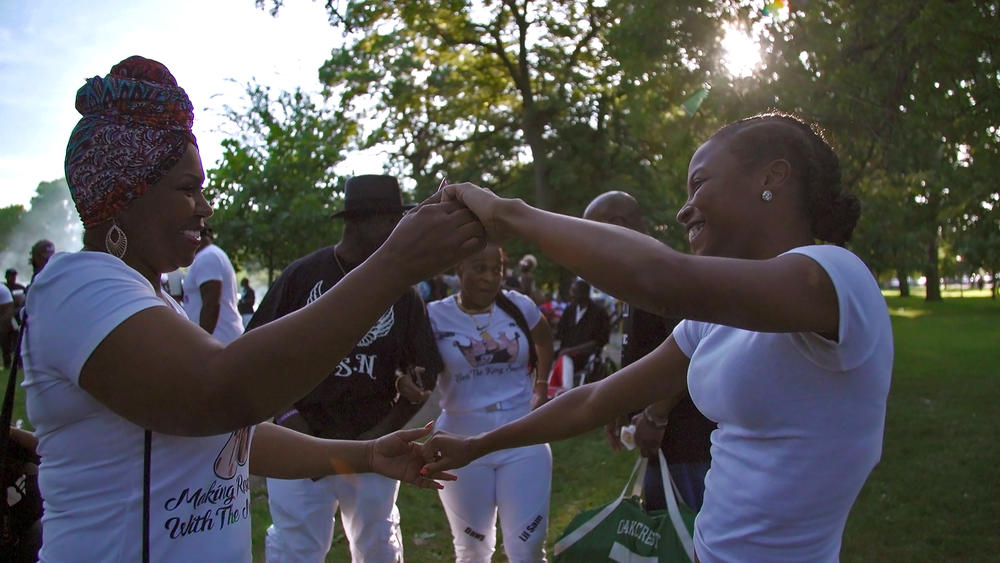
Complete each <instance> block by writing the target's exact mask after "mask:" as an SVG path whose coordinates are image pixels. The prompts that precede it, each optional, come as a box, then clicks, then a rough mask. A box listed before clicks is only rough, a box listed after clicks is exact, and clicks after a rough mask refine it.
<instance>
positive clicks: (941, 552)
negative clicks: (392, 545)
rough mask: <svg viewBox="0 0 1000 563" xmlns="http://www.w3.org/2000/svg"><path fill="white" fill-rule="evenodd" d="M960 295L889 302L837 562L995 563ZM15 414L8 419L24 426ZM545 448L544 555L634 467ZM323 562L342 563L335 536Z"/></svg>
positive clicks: (423, 536)
mask: <svg viewBox="0 0 1000 563" xmlns="http://www.w3.org/2000/svg"><path fill="white" fill-rule="evenodd" d="M964 295H965V297H964V298H961V299H960V298H958V293H957V292H954V293H951V292H949V293H946V294H945V296H946V300H945V301H943V302H940V303H925V302H924V300H923V299H922V297H921V296H913V297H909V298H905V299H903V298H899V297H891V296H890V297H887V298H886V301H887V304H888V307H889V310H890V313H891V314H892V319H893V330H894V333H895V342H896V356H895V369H894V374H893V381H892V390H891V392H890V395H889V409H888V415H887V421H886V436H885V447H884V451H883V456H882V462H881V463H880V464H879V465H878V467H876V469H875V471H874V472H873V474H872V476H871V478H870V479H869V480H868V483H867V484H866V485H865V487H864V489H863V490H862V492H861V495H860V497H859V499H858V501H857V503H856V504H855V507H854V510H853V511H852V512H851V517H850V519H849V520H848V522H847V530H846V533H845V535H844V545H843V551H842V560H843V561H865V562H867V561H996V560H997V559H998V558H1000V532H998V529H997V528H998V524H1000V487H998V481H1000V480H998V476H1000V471H998V470H997V468H998V467H1000V453H998V451H997V446H996V444H997V437H998V432H997V430H996V425H997V421H1000V330H998V328H1000V300H997V301H993V300H990V299H988V298H986V297H984V296H985V295H986V294H985V293H978V292H969V291H966V292H965V293H964ZM3 379H4V380H5V379H6V377H4V378H3ZM19 398H20V397H19ZM20 403H21V401H19V405H18V410H17V411H16V413H15V419H16V418H23V417H24V414H23V408H22V407H21V405H20ZM552 449H553V456H554V463H555V465H554V470H553V472H554V475H553V491H552V512H551V518H552V524H551V527H550V528H549V551H550V554H551V545H552V543H553V542H554V541H555V538H556V537H557V536H558V534H559V532H560V531H561V530H562V529H563V528H564V527H565V526H566V524H567V523H568V522H569V520H570V519H571V518H572V516H573V515H575V514H576V513H577V512H579V511H580V510H582V509H584V508H587V507H592V506H596V505H598V504H603V503H605V502H608V501H610V500H611V499H612V498H614V497H615V496H616V495H617V494H618V493H619V492H620V490H621V487H622V485H623V481H624V480H625V479H626V477H627V475H628V472H629V469H630V468H631V465H632V463H633V462H634V459H635V458H634V457H633V456H634V454H630V453H620V454H613V453H611V452H610V451H609V450H608V448H607V446H606V445H605V443H604V438H603V436H602V435H601V433H600V432H592V433H590V434H586V435H583V436H579V437H577V438H574V439H571V440H566V441H563V442H559V443H556V444H553V445H552ZM253 505H254V514H253V523H254V534H253V537H254V552H255V559H256V560H261V561H262V560H263V557H262V553H263V531H264V529H265V528H266V527H267V524H268V521H269V518H268V513H267V499H266V496H265V493H264V491H263V489H262V488H256V489H255V495H254V502H253ZM398 505H399V509H400V512H401V513H402V525H403V534H404V544H405V550H406V559H407V561H410V562H412V563H421V562H432V561H433V562H438V561H450V560H452V559H453V554H452V548H451V537H450V533H449V531H448V526H447V522H446V520H445V517H444V512H443V510H442V509H441V504H440V502H439V501H438V498H437V495H436V494H435V493H434V492H433V491H427V490H419V489H416V488H415V487H410V486H406V485H404V486H403V487H402V488H401V490H400V497H399V502H398ZM500 553H502V549H501V550H500ZM328 560H329V561H348V560H349V554H348V549H347V545H346V542H345V540H344V538H343V533H342V531H341V529H340V527H339V525H338V527H337V532H336V537H335V540H334V546H333V549H332V550H331V553H330V556H329V557H328ZM495 560H497V561H502V560H505V558H504V557H503V556H502V555H498V556H497V557H496V558H495Z"/></svg>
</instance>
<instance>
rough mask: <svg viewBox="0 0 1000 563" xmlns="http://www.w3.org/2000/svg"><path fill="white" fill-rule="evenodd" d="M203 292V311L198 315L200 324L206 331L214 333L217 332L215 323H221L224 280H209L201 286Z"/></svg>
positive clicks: (200, 290) (200, 289) (199, 287)
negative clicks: (220, 313) (220, 314)
mask: <svg viewBox="0 0 1000 563" xmlns="http://www.w3.org/2000/svg"><path fill="white" fill-rule="evenodd" d="M198 290H199V292H200V293H201V313H199V315H198V324H199V325H201V328H203V329H205V332H207V333H209V334H212V333H213V332H215V325H217V324H218V323H219V309H220V308H221V307H222V306H221V305H220V301H221V300H222V282H221V281H219V280H209V281H207V282H205V283H203V284H201V285H200V286H198Z"/></svg>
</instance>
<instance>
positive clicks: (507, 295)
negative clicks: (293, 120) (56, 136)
mask: <svg viewBox="0 0 1000 563" xmlns="http://www.w3.org/2000/svg"><path fill="white" fill-rule="evenodd" d="M76 107H77V109H78V110H79V111H80V113H81V115H82V118H81V120H80V122H79V123H78V125H77V127H76V128H75V129H74V131H73V133H72V135H71V138H70V142H69V145H68V147H67V152H66V177H67V182H68V184H69V188H70V191H71V194H72V196H73V200H74V202H75V204H76V206H77V210H78V211H79V214H80V217H81V220H82V222H83V224H84V229H85V231H84V239H83V241H84V248H83V250H82V251H79V252H78V251H77V249H66V250H68V251H67V252H60V253H58V254H54V252H55V248H54V246H53V245H52V243H51V242H49V241H45V240H42V241H39V242H38V243H37V244H36V245H35V246H34V247H33V248H32V252H31V260H30V262H31V266H32V274H31V278H30V281H29V282H28V283H27V284H26V285H22V284H21V283H19V282H18V272H17V270H16V269H14V268H10V269H8V270H7V272H6V276H5V278H6V282H5V284H3V286H2V287H0V344H2V347H3V360H4V363H5V365H7V364H8V363H9V362H10V361H11V357H12V351H13V347H14V346H16V329H17V327H18V326H19V324H20V321H19V320H18V319H24V318H27V319H29V321H28V322H29V323H30V328H29V330H28V331H27V336H26V338H25V340H24V343H23V345H22V346H23V349H22V351H23V357H24V367H25V383H24V387H25V389H26V396H27V401H26V402H27V408H28V414H29V417H30V420H31V423H32V425H33V426H34V428H35V431H36V434H37V438H38V443H37V451H38V453H39V454H40V455H41V459H42V463H41V469H40V475H39V481H40V484H41V490H42V493H43V495H44V497H45V516H44V517H43V528H44V543H43V544H42V548H41V552H40V554H39V555H40V557H41V559H42V560H43V561H60V560H70V559H95V558H101V557H105V556H108V554H113V557H114V558H116V559H123V560H139V559H147V558H151V559H154V560H191V559H212V560H224V561H230V560H246V561H248V560H250V527H249V476H250V474H251V473H253V474H257V475H261V476H264V477H267V489H268V500H269V509H270V514H271V518H272V524H271V526H270V527H269V528H268V529H267V532H266V557H267V559H268V560H269V561H322V560H323V559H324V558H325V557H326V554H327V552H328V550H329V549H330V545H331V540H332V537H333V531H334V523H335V517H336V515H337V514H338V512H339V514H340V519H341V522H342V524H343V527H344V529H345V532H346V536H347V539H348V542H349V545H350V550H351V554H352V559H353V560H355V561H362V560H366V561H386V562H389V561H402V560H403V558H404V554H403V542H402V532H401V527H402V526H403V525H405V523H402V522H401V521H400V514H399V510H398V507H397V506H396V500H397V495H398V491H399V486H400V482H401V481H406V482H408V483H410V484H413V485H416V486H419V487H423V488H429V489H437V490H438V494H439V500H440V502H441V505H442V508H443V511H444V513H445V515H446V516H447V519H448V522H449V525H450V528H451V532H452V536H453V538H452V539H453V544H454V550H455V559H456V560H457V561H470V562H472V561H475V562H484V561H490V560H491V559H492V557H493V554H494V551H495V549H496V538H497V526H498V521H499V527H500V529H501V531H502V534H503V538H504V546H503V547H504V550H505V552H506V555H507V557H508V558H509V559H510V560H511V561H543V560H545V558H546V554H545V541H546V537H547V534H548V532H549V530H548V524H549V494H550V490H551V473H552V453H551V450H550V449H549V446H548V442H549V441H552V440H557V439H562V438H566V437H569V436H572V435H575V434H578V433H580V432H583V431H585V430H588V429H591V428H597V427H601V426H605V428H606V432H607V436H608V441H609V444H610V446H611V449H613V450H619V449H621V448H622V447H623V440H622V439H621V437H622V436H623V434H622V428H623V427H625V426H631V427H633V428H634V431H635V441H636V443H637V445H638V446H639V448H640V450H641V453H642V455H644V456H646V457H648V458H650V460H651V462H652V463H650V464H649V469H648V472H647V474H646V476H645V482H646V487H645V497H646V502H647V507H648V508H649V509H650V510H652V509H657V508H661V507H663V506H664V495H666V494H671V493H670V492H669V491H664V490H663V488H662V486H660V483H661V482H662V481H661V479H660V471H661V468H660V467H659V466H658V464H657V463H656V460H657V459H658V453H657V452H658V451H662V452H663V453H664V454H665V459H666V461H667V463H668V464H669V471H670V474H671V475H672V477H673V481H674V483H676V485H677V488H678V492H679V494H680V497H681V499H682V500H683V502H684V503H685V504H687V505H688V506H690V507H691V508H693V509H695V510H701V511H702V512H701V514H700V515H699V519H698V524H697V526H696V530H695V534H694V535H695V545H696V550H697V555H698V558H699V559H700V560H701V561H705V562H711V561H724V560H733V559H734V558H736V559H743V560H761V561H764V560H801V561H806V560H809V561H833V560H836V559H837V556H838V553H839V548H840V537H841V535H842V533H843V527H844V522H845V520H846V517H847V512H848V511H849V509H850V507H851V504H852V503H853V501H854V498H855V497H856V495H857V493H858V491H859V490H860V487H861V485H862V484H863V483H864V480H865V479H866V478H867V475H868V473H869V472H870V470H871V468H872V467H873V466H874V464H875V463H876V462H877V460H878V456H879V453H880V451H881V437H882V424H883V422H884V416H885V398H886V397H885V396H886V393H887V389H888V381H889V371H890V370H889V368H890V367H891V359H892V341H891V332H890V331H889V328H888V320H887V317H886V316H885V314H884V313H885V311H884V306H883V305H884V304H883V305H880V304H879V303H881V302H880V301H879V299H880V294H879V293H878V291H877V289H878V288H877V287H876V286H875V285H874V282H873V281H872V280H871V279H869V278H870V276H868V275H867V274H868V272H867V270H866V269H865V267H864V265H863V264H862V263H861V262H860V261H859V260H858V259H857V258H856V257H855V256H854V255H852V254H851V253H850V252H849V251H847V250H845V249H843V248H841V247H840V246H837V245H843V243H844V242H846V241H847V240H848V239H849V238H850V234H851V230H852V229H853V227H854V223H855V222H856V220H857V217H858V212H859V211H858V207H857V201H856V200H855V199H853V196H851V195H850V194H848V193H846V192H845V191H844V190H842V189H841V186H840V180H839V163H838V161H837V157H836V155H835V154H834V153H833V152H832V149H830V147H829V146H828V145H827V144H826V142H825V140H824V138H823V136H822V133H821V132H820V131H819V130H818V129H817V128H815V127H813V126H811V125H809V124H807V123H805V122H803V121H802V120H800V119H798V118H796V117H794V116H789V115H783V114H773V115H763V116H756V117H754V118H751V119H748V120H744V121H741V122H738V123H735V124H732V125H730V126H727V127H724V128H723V129H721V130H720V131H719V132H718V133H716V134H715V135H714V136H713V137H712V138H711V139H710V140H709V141H706V143H705V144H704V145H702V147H701V148H700V149H699V150H698V151H697V153H695V155H694V156H693V157H692V160H691V168H690V171H689V172H690V174H689V179H688V196H687V201H686V203H685V205H684V206H683V208H682V209H681V210H680V211H679V212H678V216H677V218H678V221H679V222H681V223H682V224H684V225H685V228H686V230H687V233H688V239H689V242H690V245H691V250H692V252H693V254H692V255H684V254H681V253H678V252H675V251H673V250H671V249H669V248H668V247H667V246H665V245H663V244H662V243H660V242H659V241H656V240H655V239H653V238H652V237H649V236H648V235H647V234H646V232H647V231H646V227H645V225H644V223H643V220H642V208H641V206H640V205H639V203H638V202H637V201H636V200H635V198H633V197H632V196H631V195H629V194H626V193H623V192H618V191H612V192H607V193H604V194H601V195H600V196H598V197H597V198H595V199H594V200H593V201H592V202H591V204H590V205H589V206H588V208H587V209H586V211H585V213H584V214H583V219H577V218H572V217H567V216H562V215H556V214H552V213H547V212H544V211H541V210H537V209H534V208H531V207H530V206H527V205H525V204H524V203H523V202H520V201H517V200H504V199H501V198H497V197H496V196H495V195H493V194H492V193H491V192H489V191H488V190H483V189H481V188H479V187H477V186H474V185H471V184H458V185H443V187H442V188H440V189H439V191H438V193H437V194H436V195H435V196H434V197H433V198H431V199H430V200H428V201H426V202H424V203H422V204H420V205H419V206H417V205H414V204H407V203H405V201H404V197H403V192H402V190H401V188H400V185H399V181H398V180H397V178H395V177H393V176H388V175H358V176H353V177H351V178H349V179H348V180H347V182H346V186H345V191H344V199H343V203H342V205H343V207H342V209H340V210H339V211H338V212H337V213H335V214H334V215H333V216H332V217H331V220H337V221H343V229H342V236H341V238H340V240H338V241H336V242H335V243H333V244H331V245H330V246H327V247H324V248H320V249H302V251H303V252H304V253H307V254H305V255H304V256H303V257H302V258H299V259H298V260H296V261H294V262H292V263H291V264H288V265H287V266H286V267H285V268H284V269H283V270H282V273H281V275H280V276H279V277H278V278H277V280H276V281H275V282H274V283H273V284H272V285H271V286H270V287H269V288H267V290H266V292H265V293H264V295H263V298H262V299H261V300H260V302H259V304H258V301H257V295H256V293H255V291H254V289H253V288H252V287H251V284H250V280H249V278H248V277H242V279H241V281H240V282H239V284H238V283H237V272H236V270H235V269H234V267H233V264H232V262H231V261H230V259H229V257H228V256H227V254H226V252H225V251H224V250H223V249H222V248H220V247H219V246H217V245H216V244H214V233H213V230H212V228H211V227H210V226H209V224H208V219H209V217H211V215H212V209H211V207H210V206H209V204H208V202H207V201H206V200H205V198H204V196H203V194H202V184H203V183H204V181H205V176H204V170H203V167H202V164H201V160H200V155H199V150H198V145H197V140H196V139H195V137H194V135H193V133H192V129H191V127H192V121H193V117H194V114H193V107H192V105H191V102H190V100H189V99H188V97H187V95H186V93H185V92H184V90H183V89H182V88H180V86H178V85H177V83H176V81H175V80H174V78H173V76H172V75H171V74H170V72H169V71H168V70H167V68H166V67H165V66H163V65H162V64H160V63H158V62H156V61H152V60H149V59H145V58H142V57H130V58H128V59H126V60H124V61H122V62H121V63H119V64H117V65H115V66H114V67H113V68H112V70H111V72H110V73H109V74H108V75H107V76H105V77H103V78H102V77H94V78H91V79H90V80H88V81H87V83H86V84H85V85H84V86H83V87H82V88H81V89H80V91H79V92H78V95H77V100H76ZM121 162H130V163H132V164H130V165H129V166H128V167H123V166H121V165H120V163H121ZM505 236H515V237H518V238H519V239H521V240H523V241H525V242H527V243H528V244H529V245H530V247H531V248H535V249H537V250H536V251H535V252H534V254H523V255H522V256H520V257H519V258H517V260H516V262H515V260H513V259H512V258H511V257H509V256H508V255H507V253H506V252H505V251H504V249H503V248H502V247H501V246H499V244H498V242H499V240H500V239H501V238H503V237H505ZM817 240H820V241H830V242H833V243H834V245H817V244H815V241H817ZM581 245H582V246H583V247H585V248H586V249H587V251H586V252H582V251H581V250H580V247H581ZM536 254H537V255H538V256H540V257H541V260H547V259H548V260H551V261H552V262H551V264H548V263H544V262H542V263H541V264H540V259H539V257H538V256H536ZM612 264H613V267H609V265H612ZM540 266H545V267H546V268H548V267H549V266H554V267H558V268H562V270H559V271H561V272H565V274H564V275H562V278H564V279H563V283H561V284H560V285H559V287H558V288H553V287H552V286H549V285H547V284H542V283H540V282H539V277H538V272H539V268H540ZM43 268H46V271H45V272H44V273H42V269H43ZM570 272H572V273H570ZM597 288H601V289H603V290H606V291H608V292H610V294H613V295H616V296H620V297H621V298H622V300H618V299H615V298H612V297H610V295H609V294H608V293H604V292H603V291H601V290H600V289H597ZM19 311H21V312H19ZM613 333H614V334H621V338H622V340H621V354H620V356H618V355H617V354H612V353H611V352H610V348H612V347H611V346H609V343H611V342H612V334H613ZM719 354H721V355H722V360H721V361H720V358H719ZM617 364H620V365H621V368H622V369H621V370H620V371H619V370H618V365H617ZM616 371H617V373H614V372H616ZM612 373H614V375H612ZM689 386H690V389H689ZM435 390H436V394H433V395H432V391H435ZM431 396H435V397H438V399H437V403H438V404H437V405H436V407H437V408H438V409H440V416H439V418H438V420H437V423H436V427H435V428H434V429H433V431H434V434H433V436H432V437H431V438H430V439H429V440H428V441H427V442H426V443H424V444H420V443H418V441H419V440H421V439H423V438H425V437H427V436H428V435H430V433H431V432H432V428H431V427H430V426H425V427H422V428H415V429H409V430H402V429H403V428H405V427H406V425H407V423H408V422H409V421H410V420H411V419H413V417H414V415H416V414H417V412H418V411H420V409H421V408H422V407H423V406H424V403H426V402H427V401H428V399H429V398H430V397H431ZM109 437H110V438H112V439H108V438H109ZM713 456H714V457H713ZM452 471H453V472H452ZM456 477H457V481H455V479H456ZM196 491H201V492H200V493H198V492H196ZM195 497H197V498H195ZM206 499H207V501H208V502H210V503H211V504H212V505H213V506H212V510H211V511H209V512H208V513H206V512H205V511H204V509H203V508H200V505H201V504H202V503H203V502H206ZM210 530H211V531H212V533H211V534H209V533H206V532H207V531H210Z"/></svg>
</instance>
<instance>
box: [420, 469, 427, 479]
mask: <svg viewBox="0 0 1000 563" xmlns="http://www.w3.org/2000/svg"><path fill="white" fill-rule="evenodd" d="M420 475H422V476H424V477H426V476H427V468H426V467H424V468H422V469H421V470H420Z"/></svg>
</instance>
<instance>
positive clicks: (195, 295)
mask: <svg viewBox="0 0 1000 563" xmlns="http://www.w3.org/2000/svg"><path fill="white" fill-rule="evenodd" d="M213 235H214V233H213V232H212V227H210V226H208V225H205V227H204V228H203V229H202V230H201V244H200V245H199V247H198V253H197V254H195V256H194V262H193V263H191V267H190V268H188V271H187V275H185V276H184V281H183V282H182V283H183V288H184V312H186V313H187V316H188V318H189V319H191V321H192V322H195V323H198V325H199V326H200V327H201V328H203V329H205V332H207V333H209V334H211V335H212V336H214V337H215V338H216V340H218V341H219V342H221V343H223V344H228V343H230V342H232V341H233V340H235V339H236V337H237V336H239V335H241V334H243V318H242V317H241V316H240V313H239V311H238V310H237V307H236V304H237V301H238V300H239V298H238V296H237V294H236V271H235V270H234V269H233V263H232V262H230V261H229V256H228V255H226V253H225V251H224V250H222V249H221V248H219V247H218V246H217V245H215V244H213V238H214V237H213Z"/></svg>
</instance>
